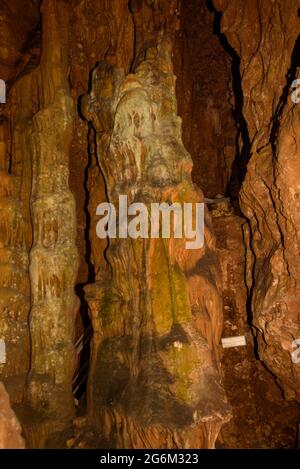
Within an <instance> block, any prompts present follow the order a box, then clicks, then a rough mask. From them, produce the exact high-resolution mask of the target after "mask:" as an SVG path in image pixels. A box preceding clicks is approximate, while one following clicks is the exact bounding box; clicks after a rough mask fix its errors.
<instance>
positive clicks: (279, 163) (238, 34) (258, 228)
mask: <svg viewBox="0 0 300 469" xmlns="http://www.w3.org/2000/svg"><path fill="white" fill-rule="evenodd" d="M214 4H215V7H216V9H217V10H219V11H221V12H222V13H223V17H222V23H221V28H222V32H223V33H224V34H225V35H226V37H227V39H228V41H229V42H230V44H231V45H232V47H233V48H234V49H235V51H236V52H237V54H238V55H239V57H240V75H241V77H242V78H241V87H242V90H243V97H244V102H243V115H244V118H245V121H246V124H247V133H248V137H249V141H250V142H251V148H250V154H249V155H248V159H249V162H248V165H247V172H246V176H245V179H244V182H243V185H242V189H241V193H240V202H241V208H242V211H243V213H244V215H245V216H246V217H247V219H248V221H249V224H250V228H251V242H250V245H249V246H248V258H249V259H251V260H250V262H249V263H248V273H247V278H248V287H249V294H250V296H251V315H252V324H253V326H254V328H255V331H256V335H257V341H258V353H259V357H260V359H261V360H263V362H264V363H265V364H266V366H267V367H268V368H269V369H270V370H271V371H272V373H274V375H275V376H276V377H277V379H278V382H279V384H280V385H281V386H282V388H283V390H284V393H285V396H286V397H287V398H290V399H299V379H300V369H299V365H297V364H295V363H293V362H292V360H291V352H292V351H293V340H294V339H297V338H299V336H300V330H299V298H300V297H299V272H298V271H299V267H298V261H297V259H298V256H299V249H298V247H299V216H298V213H299V208H298V202H297V200H298V198H299V183H298V174H299V112H300V108H299V106H297V105H296V104H295V103H293V101H292V99H291V91H292V88H291V85H292V81H293V79H294V78H296V77H297V73H298V76H299V68H298V69H297V64H298V65H299V39H298V42H296V41H297V38H298V37H299V36H298V35H299V21H300V20H299V14H298V12H299V2H298V1H297V0H294V1H293V0H292V1H291V2H289V5H288V6H289V8H287V4H286V2H284V1H276V2H274V1H259V2H252V1H251V0H248V1H239V0H235V1H232V2H228V1H224V0H215V1H214ZM240 145H241V146H242V145H243V142H242V141H240ZM246 163H247V162H246Z"/></svg>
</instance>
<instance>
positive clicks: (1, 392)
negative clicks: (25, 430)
mask: <svg viewBox="0 0 300 469" xmlns="http://www.w3.org/2000/svg"><path fill="white" fill-rule="evenodd" d="M21 431H22V430H21V426H20V424H19V422H18V420H17V418H16V416H15V414H14V412H13V411H12V409H11V407H10V403H9V396H8V394H7V392H6V390H5V388H4V386H3V384H2V383H0V449H23V448H24V447H25V445H24V440H23V438H22V436H21Z"/></svg>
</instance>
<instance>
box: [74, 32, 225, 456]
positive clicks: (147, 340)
mask: <svg viewBox="0 0 300 469" xmlns="http://www.w3.org/2000/svg"><path fill="white" fill-rule="evenodd" d="M170 52H171V46H170V41H169V40H168V37H167V36H161V37H160V40H159V42H158V45H157V47H155V46H154V47H152V48H150V49H149V50H148V51H147V56H146V60H145V61H144V62H142V63H141V64H140V65H139V67H138V68H137V70H136V72H135V73H134V74H130V75H128V76H127V77H125V76H124V72H123V71H122V70H121V69H118V68H115V67H113V66H111V65H109V64H107V63H106V62H100V63H99V65H98V67H97V68H96V69H95V70H94V73H93V79H92V89H91V93H90V95H87V96H86V97H85V98H84V100H83V106H82V107H83V114H84V116H85V117H86V119H88V120H89V121H90V122H91V123H92V125H93V127H94V128H95V130H96V141H97V151H98V158H99V162H100V165H101V168H102V171H103V174H104V177H105V181H106V184H107V194H108V199H109V201H110V202H112V203H114V204H115V205H116V206H118V197H119V195H120V194H126V195H127V196H128V203H129V204H130V203H132V202H134V201H138V202H144V203H146V204H149V203H151V202H163V201H167V202H176V201H178V202H184V201H187V202H197V201H198V202H199V201H201V200H203V195H202V193H201V191H200V190H197V189H196V188H195V187H194V186H193V184H192V182H191V178H190V172H191V168H192V162H191V158H190V156H189V154H188V153H187V151H186V150H185V148H184V146H183V144H182V141H181V131H180V119H179V118H178V117H177V108H176V99H175V90H174V85H175V79H174V75H173V72H172V64H171V59H170ZM184 242H185V240H184V239H174V238H171V239H169V240H168V239H164V240H163V239H141V238H140V239H136V240H132V239H110V241H109V247H108V250H107V252H106V257H107V259H108V262H109V265H110V269H111V271H110V275H108V276H107V278H105V276H104V275H103V278H102V282H101V281H99V282H98V283H95V284H91V285H88V286H87V287H86V289H85V290H86V293H87V300H88V302H89V307H90V311H91V315H92V323H93V328H94V338H93V341H92V342H93V343H92V359H91V365H90V376H89V385H88V412H89V418H90V419H91V420H92V421H93V422H94V423H95V424H97V425H100V429H101V430H102V431H103V435H104V437H105V438H106V439H107V440H108V441H109V442H110V443H111V444H114V445H115V446H117V447H126V448H130V447H134V448H137V447H160V448H164V447H169V448H170V447H185V448H188V447H203V448H204V447H208V448H212V447H213V446H214V442H215V439H216V437H217V435H218V432H219V430H220V427H221V425H222V424H223V423H224V421H226V420H227V419H228V418H229V409H228V406H227V402H226V397H225V395H224V391H223V388H222V385H221V383H220V376H219V372H218V369H217V364H218V360H219V340H220V334H221V328H222V300H221V297H220V294H219V284H218V267H217V262H216V258H215V254H214V239H213V235H212V233H211V230H210V220H209V216H208V214H207V215H206V228H205V245H204V247H203V248H202V249H199V250H194V251H193V250H186V249H185V247H184Z"/></svg>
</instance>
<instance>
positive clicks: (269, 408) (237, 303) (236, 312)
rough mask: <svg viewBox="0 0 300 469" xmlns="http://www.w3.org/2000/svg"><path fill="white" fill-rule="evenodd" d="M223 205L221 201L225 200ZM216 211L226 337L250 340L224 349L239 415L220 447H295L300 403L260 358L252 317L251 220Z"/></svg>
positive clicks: (233, 402)
mask: <svg viewBox="0 0 300 469" xmlns="http://www.w3.org/2000/svg"><path fill="white" fill-rule="evenodd" d="M219 205H220V204H219ZM226 209H227V210H225V207H223V210H222V212H221V210H220V208H219V212H218V214H217V213H216V211H212V212H211V213H212V215H213V227H214V230H215V234H216V239H217V243H216V248H217V254H218V258H219V261H220V265H221V272H222V281H223V304H224V315H223V316H224V325H223V334H222V336H223V337H232V336H241V335H244V336H245V338H246V344H247V345H246V346H245V347H234V348H228V349H224V351H223V357H222V369H223V371H224V387H225V390H226V394H227V396H228V400H229V402H230V404H231V406H232V414H233V417H232V419H231V420H230V422H228V423H226V424H225V425H224V426H223V427H222V429H221V432H220V434H219V437H218V442H217V447H223V448H295V445H296V437H297V425H298V421H299V417H300V413H299V406H298V404H297V403H295V402H292V403H291V402H288V401H286V400H285V399H284V397H283V395H282V392H281V390H280V388H279V386H278V385H277V384H276V382H275V379H274V376H273V375H272V374H271V373H270V372H269V371H268V370H267V369H266V368H265V367H264V366H263V365H262V363H261V362H260V361H259V360H258V359H257V357H256V356H255V344H254V340H253V335H252V333H251V328H250V326H249V324H248V321H249V318H248V317H247V313H248V312H247V287H246V282H245V271H246V262H245V261H246V258H245V251H246V246H247V244H248V242H249V228H248V224H247V221H246V220H245V219H243V218H240V217H237V216H234V215H232V213H230V211H229V207H226Z"/></svg>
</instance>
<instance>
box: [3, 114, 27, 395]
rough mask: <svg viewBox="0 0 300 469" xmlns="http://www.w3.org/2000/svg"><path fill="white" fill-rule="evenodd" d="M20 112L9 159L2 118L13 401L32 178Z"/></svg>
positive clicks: (23, 341)
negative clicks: (23, 145) (27, 188)
mask: <svg viewBox="0 0 300 469" xmlns="http://www.w3.org/2000/svg"><path fill="white" fill-rule="evenodd" d="M25 114H26V110H25ZM23 117H24V114H23V113H20V115H19V117H18V119H12V123H11V126H10V130H12V134H13V142H14V146H13V156H10V158H9V154H10V152H9V149H8V148H7V146H8V141H9V128H8V127H9V126H8V121H7V119H6V117H5V115H4V117H3V120H2V122H1V123H0V187H1V192H0V220H1V222H0V339H1V340H2V341H3V346H4V348H5V363H3V362H2V363H1V364H0V378H1V380H2V381H3V382H4V383H5V385H6V387H7V390H8V391H9V394H10V398H11V400H12V402H21V401H22V399H23V397H24V386H25V380H26V376H27V373H28V370H29V366H30V364H29V331H28V314H29V309H30V298H29V295H30V285H29V275H28V264H29V259H28V249H29V247H30V243H31V228H30V222H29V219H28V193H27V194H26V190H24V189H25V187H26V184H27V183H28V182H29V183H30V158H28V155H29V151H24V152H23V154H22V158H21V152H20V146H21V142H22V138H23V137H24V133H23V132H24V125H23V124H24V121H23ZM22 121H23V122H22ZM28 164H29V166H28ZM28 170H29V171H28ZM28 176H29V178H28ZM26 178H27V182H26V180H25V179H26Z"/></svg>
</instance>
